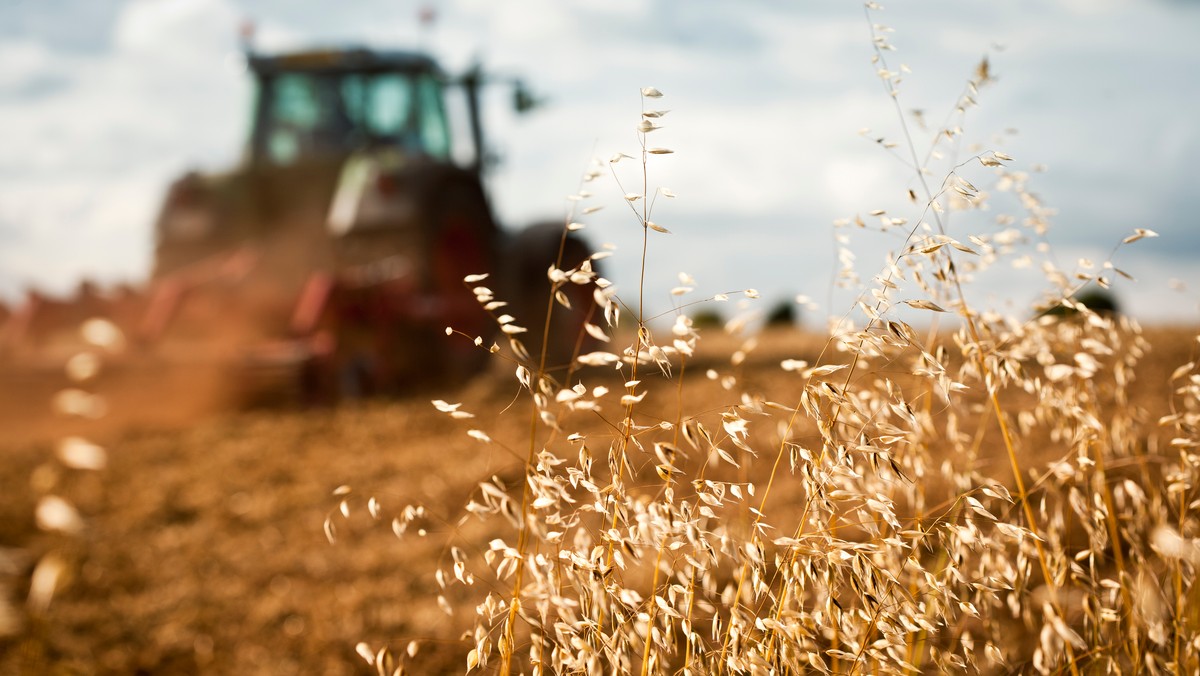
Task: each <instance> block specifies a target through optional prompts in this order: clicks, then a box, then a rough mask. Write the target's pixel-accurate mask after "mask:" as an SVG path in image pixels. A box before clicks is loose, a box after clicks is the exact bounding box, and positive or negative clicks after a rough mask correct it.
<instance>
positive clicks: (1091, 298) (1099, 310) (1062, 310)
mask: <svg viewBox="0 0 1200 676" xmlns="http://www.w3.org/2000/svg"><path fill="white" fill-rule="evenodd" d="M1071 300H1073V301H1075V302H1076V303H1079V304H1081V305H1084V306H1086V307H1087V308H1088V309H1089V310H1091V311H1092V312H1095V313H1096V314H1101V315H1119V314H1121V305H1120V303H1118V302H1117V297H1116V295H1115V294H1113V292H1111V291H1109V290H1107V289H1102V288H1100V287H1096V286H1093V287H1088V288H1087V289H1084V290H1083V291H1080V292H1079V293H1077V294H1075V295H1074V296H1071ZM1046 314H1047V315H1050V316H1051V317H1073V316H1075V315H1077V314H1079V311H1078V310H1076V309H1075V308H1069V307H1067V306H1065V305H1056V306H1054V307H1052V308H1050V309H1049V310H1047V311H1046Z"/></svg>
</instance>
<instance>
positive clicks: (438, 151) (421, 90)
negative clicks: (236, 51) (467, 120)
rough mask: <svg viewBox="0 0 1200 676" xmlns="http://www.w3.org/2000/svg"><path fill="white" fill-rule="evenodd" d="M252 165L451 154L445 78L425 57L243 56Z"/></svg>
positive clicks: (344, 53) (359, 52)
mask: <svg viewBox="0 0 1200 676" xmlns="http://www.w3.org/2000/svg"><path fill="white" fill-rule="evenodd" d="M249 66H250V70H251V72H252V74H253V76H254V80H255V94H256V104H255V107H254V112H253V116H254V117H253V126H252V132H251V136H250V140H249V147H248V155H249V159H250V161H251V163H252V164H255V165H260V166H261V165H268V166H273V167H281V166H289V165H294V164H297V163H301V162H304V161H307V160H320V159H344V158H345V157H346V156H348V155H350V154H351V153H352V152H355V151H357V150H362V149H368V148H395V149H398V150H400V151H402V152H404V153H405V154H408V155H424V156H428V157H430V158H433V159H435V160H439V161H448V160H449V159H450V153H451V144H450V136H451V134H450V127H449V122H448V120H447V116H446V109H445V103H444V101H443V91H442V90H443V85H444V83H445V82H446V78H445V76H444V75H443V74H442V73H441V72H440V70H439V69H438V67H437V65H436V64H435V63H434V62H433V60H432V59H430V58H429V57H428V56H425V55H423V54H417V53H413V52H375V51H369V50H365V49H354V50H323V51H322V50H318V51H307V52H299V53H295V54H287V55H283V56H254V55H252V56H250V58H249Z"/></svg>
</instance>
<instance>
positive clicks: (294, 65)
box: [249, 48, 441, 75]
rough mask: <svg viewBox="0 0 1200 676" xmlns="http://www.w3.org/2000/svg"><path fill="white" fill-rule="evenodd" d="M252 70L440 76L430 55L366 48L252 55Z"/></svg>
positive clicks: (269, 73)
mask: <svg viewBox="0 0 1200 676" xmlns="http://www.w3.org/2000/svg"><path fill="white" fill-rule="evenodd" d="M249 65H250V70H252V71H254V72H255V73H257V74H259V75H275V74H278V73H297V72H300V73H331V74H332V73H369V72H381V71H397V70H400V71H409V72H419V73H440V72H441V71H440V69H439V68H438V65H437V62H436V61H434V60H433V59H432V58H430V57H429V56H428V55H427V54H422V53H420V52H409V51H391V50H389V51H375V50H371V49H365V48H349V49H311V50H306V51H300V52H290V53H287V54H276V55H273V56H261V55H258V54H251V55H250V56H249Z"/></svg>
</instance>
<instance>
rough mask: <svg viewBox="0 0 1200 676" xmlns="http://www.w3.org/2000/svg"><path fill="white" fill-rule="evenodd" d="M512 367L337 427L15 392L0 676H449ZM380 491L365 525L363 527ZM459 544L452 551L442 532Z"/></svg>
mask: <svg viewBox="0 0 1200 676" xmlns="http://www.w3.org/2000/svg"><path fill="white" fill-rule="evenodd" d="M1190 336H1191V332H1185V331H1165V330H1164V331H1158V332H1153V333H1152V335H1151V336H1150V337H1151V340H1152V342H1153V343H1154V344H1155V345H1156V352H1155V353H1154V355H1153V356H1152V357H1150V358H1148V359H1147V361H1146V363H1145V364H1144V366H1143V368H1141V369H1140V370H1139V385H1138V387H1139V388H1141V389H1140V391H1139V392H1138V393H1137V394H1136V396H1135V397H1134V401H1136V402H1146V404H1145V405H1146V406H1147V408H1149V409H1152V410H1163V409H1164V407H1165V402H1166V401H1167V396H1168V395H1169V393H1168V388H1167V387H1166V385H1165V383H1166V381H1167V378H1168V376H1169V374H1170V372H1171V371H1172V370H1173V369H1174V368H1175V367H1176V366H1178V365H1180V364H1182V363H1184V362H1185V361H1187V359H1188V356H1189V354H1190V353H1191V345H1194V343H1192V342H1191V341H1190ZM734 347H735V346H734V345H732V344H730V343H728V342H725V343H722V342H721V341H720V340H717V341H715V342H713V343H710V347H709V349H708V352H707V353H708V354H711V355H719V357H718V356H714V357H712V359H711V360H710V361H709V363H708V364H707V365H705V364H703V363H700V364H697V365H696V366H695V367H689V373H690V374H693V375H689V376H688V385H687V387H686V388H685V396H686V397H688V398H689V399H688V401H689V403H688V404H687V409H688V410H689V411H697V410H702V409H704V408H706V407H712V408H715V409H718V410H719V409H720V408H722V407H725V406H728V405H729V404H731V403H734V402H735V401H736V399H735V397H736V392H737V391H738V390H735V391H733V392H724V391H722V390H721V388H720V386H719V384H718V383H716V382H713V381H710V380H708V379H706V378H705V377H704V375H703V372H704V370H705V369H706V368H707V366H713V367H719V368H720V369H721V370H722V372H731V371H732V370H733V369H732V367H730V366H729V364H728V361H727V358H726V357H724V356H723V355H728V354H729V353H730V352H731V351H732V349H733V348H734ZM818 349H819V342H818V341H817V340H816V339H815V338H813V337H811V336H803V335H799V334H792V333H786V334H772V335H771V336H770V337H768V339H766V340H764V343H763V345H762V346H761V347H760V349H759V350H758V351H757V352H756V353H754V356H753V357H752V358H751V359H750V360H748V361H747V362H746V364H744V365H743V367H742V371H743V373H742V375H743V381H744V386H746V385H745V381H752V384H750V385H748V386H746V387H748V389H751V390H761V391H765V392H769V393H771V394H772V396H774V397H777V398H779V399H780V400H787V399H789V398H791V397H792V396H793V395H794V394H797V393H796V392H794V391H793V390H792V389H790V387H791V383H794V382H795V380H794V376H791V375H790V374H784V373H782V372H781V371H780V370H779V369H778V364H779V361H780V360H781V359H783V358H787V357H795V358H804V359H809V360H810V361H811V360H813V358H814V357H815V356H816V350H818ZM504 370H505V371H506V373H504V374H497V375H489V376H485V377H482V378H479V379H477V380H475V381H473V382H472V383H470V384H469V385H466V386H463V387H459V388H457V389H454V390H448V391H436V392H430V393H425V394H422V395H421V396H414V397H412V398H410V399H403V400H395V401H388V402H370V403H365V404H360V405H352V406H345V407H342V408H340V409H337V410H301V411H282V412H280V411H275V412H271V411H267V412H254V413H245V414H236V415H207V416H204V417H201V418H200V419H193V416H195V415H196V414H197V413H198V412H199V411H188V412H187V415H183V414H181V413H171V412H166V411H162V410H157V409H156V408H155V407H154V406H153V405H151V403H150V401H151V400H152V398H151V397H150V395H146V397H147V398H146V399H144V400H143V403H142V404H140V406H141V407H142V408H140V409H138V412H139V413H140V414H141V417H140V418H139V416H138V415H134V414H129V413H127V412H126V413H120V414H118V410H119V408H118V407H119V406H120V405H121V401H120V400H115V402H114V406H113V417H111V418H110V419H109V420H110V422H108V423H103V424H93V425H92V426H90V427H89V426H81V427H74V428H72V427H68V426H66V425H65V424H64V423H62V421H60V420H57V419H54V418H51V417H46V416H39V415H34V414H33V413H32V412H30V411H34V410H36V409H37V408H38V407H37V406H34V405H33V404H31V403H30V402H32V401H35V400H40V401H45V400H46V399H45V398H44V397H45V396H46V393H45V392H29V393H27V394H28V396H22V395H21V393H14V392H12V391H9V392H8V393H7V394H6V395H5V398H4V401H2V402H0V403H3V404H4V408H3V410H5V411H6V412H7V413H6V414H5V415H4V416H3V420H0V422H2V423H3V427H0V430H3V431H2V432H0V434H3V436H2V437H0V450H2V452H3V453H4V459H5V466H6V470H5V471H4V473H3V474H2V475H0V592H2V593H3V594H6V595H7V597H8V598H7V599H4V600H7V601H8V602H9V603H11V605H12V607H13V608H15V609H17V610H16V614H17V615H18V616H19V619H20V620H21V622H22V624H23V626H22V628H21V630H20V631H19V632H18V633H17V634H16V635H14V636H10V637H8V638H0V673H3V674H9V673H13V674H24V673H29V674H42V673H63V674H74V673H82V674H88V673H114V674H125V673H144V674H189V673H213V674H218V673H219V674H288V673H296V674H318V673H319V674H356V673H374V670H373V669H369V668H368V667H367V665H366V663H365V662H364V660H363V659H362V658H361V657H359V656H358V655H357V654H356V653H355V644H356V643H358V642H359V641H366V642H367V643H369V644H370V645H371V646H373V647H376V648H378V647H380V646H382V645H384V644H387V645H390V646H392V647H393V649H394V650H399V651H403V650H404V647H405V646H406V645H407V644H408V643H409V641H410V640H418V641H419V642H418V644H417V647H418V652H417V654H416V657H415V658H412V659H409V660H407V662H406V664H407V666H408V673H431V672H442V671H445V670H454V671H461V670H462V668H463V667H464V666H465V662H463V661H462V660H464V659H465V657H464V656H465V653H466V650H467V648H465V647H464V644H463V643H460V642H459V640H458V638H459V635H460V632H461V631H462V629H463V628H464V627H465V626H466V625H464V624H463V623H464V622H469V620H470V618H469V617H464V618H462V619H458V618H455V619H452V618H450V617H448V616H447V615H446V614H444V613H443V612H442V611H441V610H439V608H438V605H437V585H436V582H435V579H434V570H435V568H436V567H437V566H438V565H439V564H440V565H442V566H443V567H444V568H446V569H447V570H448V569H449V565H450V564H449V560H450V559H449V544H448V543H449V542H451V541H452V540H453V541H454V542H456V543H457V544H459V545H460V546H472V545H471V544H470V543H476V544H479V543H486V542H487V539H488V538H490V537H496V536H498V535H503V533H488V532H483V529H484V528H485V527H484V526H481V525H479V524H477V523H476V522H474V521H469V522H467V523H466V524H465V525H459V520H460V518H461V517H462V516H463V511H462V508H463V506H464V505H465V504H466V502H467V499H468V497H469V496H470V494H471V492H472V490H473V488H474V486H475V485H476V484H477V483H478V482H479V481H480V480H484V479H486V478H488V477H490V476H493V475H498V476H500V477H501V478H502V479H504V480H506V481H507V482H508V483H509V485H516V484H517V483H519V481H520V467H521V464H522V462H523V458H524V456H525V454H526V453H527V451H528V448H527V446H526V445H523V444H527V443H528V442H527V441H525V442H522V441H521V440H522V439H526V440H527V438H528V437H527V433H526V432H525V430H526V429H527V427H528V423H529V420H528V409H527V408H526V405H525V404H524V403H522V402H520V401H518V402H517V403H515V404H512V405H511V407H510V403H512V402H513V401H514V400H516V399H517V397H516V395H517V387H516V384H515V383H514V382H513V380H512V378H511V376H510V375H509V374H508V373H507V369H504ZM609 380H612V378H611V377H610V378H609ZM649 380H652V379H651V378H647V381H649ZM653 380H655V382H657V383H666V382H667V381H663V380H662V379H661V378H654V379H653ZM610 386H613V384H610ZM172 387H173V388H186V387H187V384H186V383H174V384H173V385H172ZM659 387H661V385H659ZM668 387H672V388H673V385H668ZM616 388H619V383H615V387H614V389H616ZM147 391H149V390H147ZM182 391H186V389H184V390H182ZM653 391H655V390H652V392H653ZM658 391H663V390H658ZM668 392H669V391H668ZM169 393H170V392H168V394H169ZM155 396H158V397H159V398H160V399H161V397H162V391H161V390H156V391H155ZM666 396H674V395H673V394H665V395H664V398H665V397H666ZM431 398H443V399H446V400H449V401H462V402H464V408H465V409H467V410H469V411H471V412H473V413H476V414H477V415H478V418H477V419H473V420H467V421H455V420H451V419H450V418H449V417H448V416H446V415H444V414H440V413H437V412H436V411H435V410H434V409H433V407H432V406H431V405H430V404H429V399H431ZM16 401H23V402H24V408H22V407H21V406H17V405H16V404H15V403H14V402H16ZM710 402H711V403H710ZM42 410H45V409H42ZM156 411H157V412H156ZM17 412H20V413H19V415H16V413H17ZM156 415H157V416H158V417H155V416H156ZM114 421H115V422H114ZM576 422H577V423H578V425H576V427H573V428H572V429H577V428H578V426H583V427H584V428H586V429H587V430H588V431H589V433H590V434H595V435H602V434H605V433H606V432H605V426H604V423H603V422H601V421H599V419H588V420H580V421H576ZM573 424H574V423H573ZM470 428H479V429H484V430H486V431H487V432H488V434H489V435H491V436H492V438H494V439H496V440H497V441H500V442H502V443H499V444H495V445H490V446H489V445H483V444H480V443H478V442H476V441H474V440H472V439H470V438H468V437H467V436H466V434H465V431H466V430H467V429H470ZM67 433H87V434H89V435H92V436H93V437H95V438H98V439H101V440H102V441H103V443H104V445H105V446H106V447H107V448H108V450H109V464H108V467H107V468H106V469H104V470H102V471H100V472H93V473H88V472H79V471H65V470H54V469H51V468H52V467H54V464H53V462H52V460H53V454H54V443H55V439H56V438H58V437H60V436H62V435H63V434H67ZM506 443H507V444H513V447H512V448H508V447H506V446H504V444H506ZM39 468H40V469H39ZM31 477H32V478H33V481H32V482H31ZM32 483H39V484H41V485H45V486H49V485H54V486H56V489H55V492H56V493H58V494H61V495H65V496H67V497H69V498H70V499H71V501H72V502H73V503H74V504H75V505H76V506H77V507H78V508H79V510H80V512H81V513H82V515H83V516H84V519H85V520H86V524H87V525H86V528H85V530H84V532H83V534H82V535H81V536H79V537H77V538H68V537H65V536H53V535H47V534H43V533H41V532H40V531H38V529H37V528H36V526H35V524H34V521H33V516H32V515H33V511H34V504H35V499H36V498H35V495H36V494H37V492H36V489H35V487H34V486H33V485H31V484H32ZM339 486H350V487H351V488H352V492H351V493H350V494H349V496H348V500H347V505H348V508H349V512H350V516H349V518H344V517H343V516H341V514H339V513H338V504H339V498H337V497H334V496H333V493H334V491H335V489H337V488H338V487H339ZM372 496H373V497H376V498H377V499H378V500H379V503H380V505H381V514H380V518H379V519H374V518H372V517H371V515H369V514H368V510H367V499H368V498H369V497H372ZM410 503H421V504H424V505H426V506H427V507H428V509H429V518H428V519H426V520H424V521H423V522H422V523H421V524H420V525H422V526H424V527H425V528H426V529H427V530H428V532H429V535H428V536H427V537H420V536H419V535H417V534H415V533H412V532H411V531H410V532H409V533H408V534H406V535H405V536H404V537H403V538H397V537H396V536H394V535H393V534H392V532H391V527H390V523H391V518H392V516H393V515H397V514H399V513H400V512H401V510H403V508H404V507H405V505H407V504H410ZM327 517H332V518H331V521H332V522H333V523H334V524H335V526H336V528H337V538H336V540H337V541H336V542H335V543H333V544H331V543H330V542H329V541H328V540H327V539H326V536H325V533H324V532H323V523H324V522H325V520H326V518H327ZM489 527H491V526H489ZM456 529H462V532H461V533H460V535H461V537H457V538H451V537H448V536H449V535H451V534H452V532H453V531H455V530H456ZM463 543H468V544H466V545H464V544H463ZM52 551H53V552H58V553H59V555H61V556H62V557H63V558H64V560H65V562H66V564H67V565H66V567H65V570H66V571H67V572H68V576H67V578H66V579H65V580H64V583H65V584H64V585H63V586H62V587H61V588H60V589H59V590H58V592H57V594H56V596H55V598H54V599H53V602H52V603H51V605H50V607H49V610H48V611H47V612H45V613H44V614H40V615H39V614H36V613H32V612H28V611H26V610H25V606H24V598H25V596H26V594H27V592H28V584H29V583H28V580H29V576H30V575H29V573H30V570H31V569H32V567H33V564H34V562H35V561H37V560H38V559H39V558H40V557H42V556H43V555H44V554H46V553H48V552H52ZM477 584H479V585H484V584H486V582H484V581H480V582H478V583H477ZM501 593H503V592H501ZM2 610H3V606H2V605H0V611H2ZM470 612H471V610H470V608H467V609H466V615H469V614H470ZM0 619H2V618H0Z"/></svg>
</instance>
